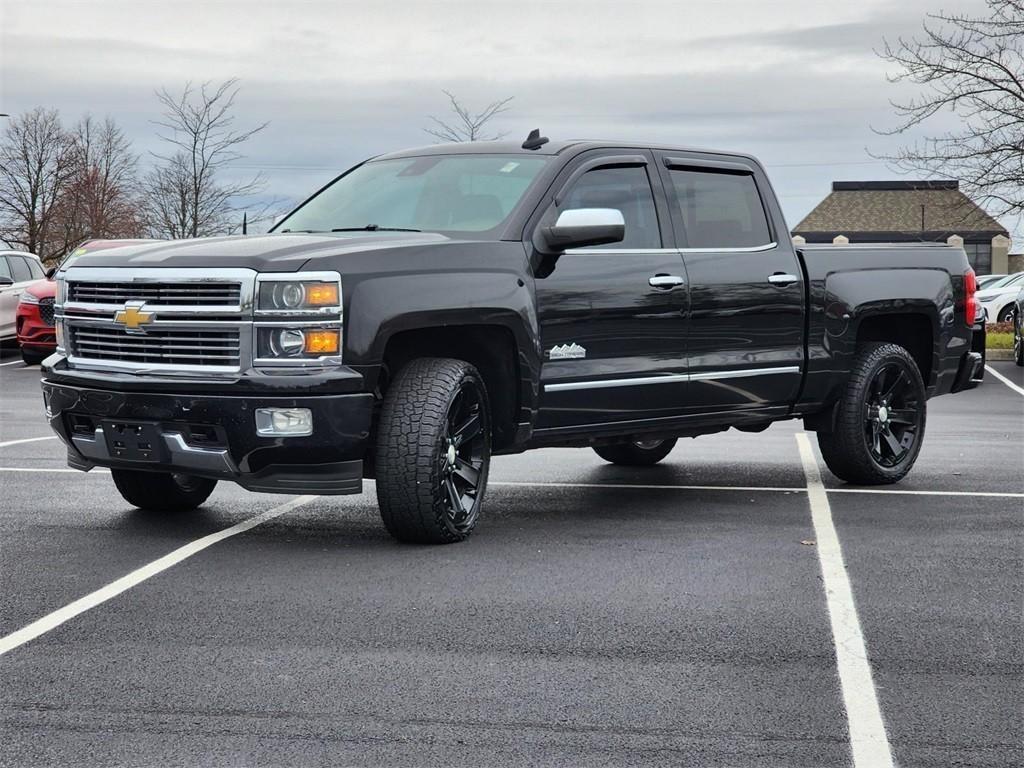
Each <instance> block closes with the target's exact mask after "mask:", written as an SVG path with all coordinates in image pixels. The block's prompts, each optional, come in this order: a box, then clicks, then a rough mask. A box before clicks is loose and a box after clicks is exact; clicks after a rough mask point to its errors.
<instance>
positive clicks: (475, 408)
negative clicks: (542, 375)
mask: <svg viewBox="0 0 1024 768" xmlns="http://www.w3.org/2000/svg"><path fill="white" fill-rule="evenodd" d="M483 402H484V401H483V396H482V394H481V392H480V388H479V386H478V385H477V383H476V381H474V380H472V379H467V380H465V381H463V383H462V386H461V387H460V388H459V390H458V391H457V392H456V393H455V397H454V398H453V399H452V402H451V405H450V406H449V407H448V415H447V418H446V419H445V425H446V426H445V431H444V437H443V443H442V446H441V467H440V472H439V478H440V482H441V485H442V489H441V490H442V492H443V493H444V495H445V500H446V501H445V506H446V510H447V515H448V523H449V525H450V527H451V530H452V533H454V534H456V535H458V536H460V537H462V536H465V535H466V534H467V533H468V532H469V531H470V530H472V529H473V526H474V525H475V524H476V518H477V515H478V514H479V512H480V505H479V503H478V501H479V496H480V485H481V480H482V478H483V476H484V464H485V463H486V462H487V458H488V450H487V438H486V435H485V432H484V427H485V423H484V420H485V418H486V414H485V412H484V408H483Z"/></svg>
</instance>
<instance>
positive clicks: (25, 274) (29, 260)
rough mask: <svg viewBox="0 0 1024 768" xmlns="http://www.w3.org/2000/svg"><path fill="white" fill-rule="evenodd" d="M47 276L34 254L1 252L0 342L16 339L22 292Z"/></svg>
mask: <svg viewBox="0 0 1024 768" xmlns="http://www.w3.org/2000/svg"><path fill="white" fill-rule="evenodd" d="M45 276H46V275H45V272H44V270H43V265H42V263H40V261H39V257H38V256H36V255H35V254H34V253H26V252H25V251H0V341H6V340H7V339H13V338H14V337H15V331H16V326H15V315H16V314H17V311H18V301H19V300H20V299H21V293H22V291H24V290H25V288H26V286H28V284H29V283H34V282H35V281H36V280H40V279H42V278H43V277H45Z"/></svg>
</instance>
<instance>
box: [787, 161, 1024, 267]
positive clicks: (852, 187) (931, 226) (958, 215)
mask: <svg viewBox="0 0 1024 768" xmlns="http://www.w3.org/2000/svg"><path fill="white" fill-rule="evenodd" d="M792 234H793V236H794V237H795V238H802V239H803V241H804V242H808V243H831V242H834V241H835V239H836V238H837V237H845V238H848V239H849V241H850V242H851V243H885V242H919V241H923V242H949V240H950V237H953V236H958V237H960V238H962V239H963V247H964V250H965V251H966V252H967V258H968V260H969V261H970V262H971V266H972V267H974V270H975V272H977V273H978V274H979V275H987V274H990V273H992V272H993V271H995V272H1005V271H1006V265H1005V263H1003V262H1005V261H1006V253H1007V251H1008V248H1009V239H1008V238H1009V233H1008V232H1007V231H1006V229H1005V228H1004V227H1003V226H1002V225H1001V224H1000V223H999V222H998V221H996V220H995V219H994V218H992V217H991V216H989V215H988V214H987V213H986V212H985V211H984V210H983V209H982V208H981V207H980V206H979V205H978V204H977V203H975V202H974V201H973V200H971V199H970V198H969V197H968V196H967V195H965V194H964V193H963V192H961V191H960V184H959V182H957V181H945V180H942V181H834V182H832V192H831V193H830V194H829V195H828V197H826V198H825V199H824V200H822V201H821V202H820V203H818V205H817V206H815V208H814V210H812V211H811V212H810V213H809V214H807V216H805V217H804V219H803V220H802V221H801V222H800V223H799V224H797V225H796V227H794V229H793V232H792ZM995 238H1002V239H1001V240H997V241H996V244H995V247H996V252H995V257H996V258H995V260H996V261H997V262H1000V263H998V264H993V239H995ZM798 242H799V241H798ZM840 242H842V240H840ZM1004 242H1005V244H1004ZM994 267H1001V269H998V268H996V269H994Z"/></svg>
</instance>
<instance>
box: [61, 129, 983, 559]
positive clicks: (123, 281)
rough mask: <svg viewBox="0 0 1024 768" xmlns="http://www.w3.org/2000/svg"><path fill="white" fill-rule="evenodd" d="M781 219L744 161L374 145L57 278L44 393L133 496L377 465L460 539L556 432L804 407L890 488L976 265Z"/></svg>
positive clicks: (140, 498)
mask: <svg viewBox="0 0 1024 768" xmlns="http://www.w3.org/2000/svg"><path fill="white" fill-rule="evenodd" d="M788 232H789V227H788V226H787V225H786V222H785V220H784V218H783V215H782V209H781V208H780V207H779V204H778V200H777V199H776V197H775V194H774V192H773V190H772V187H771V184H770V183H769V181H768V177H767V175H766V174H765V171H764V168H763V166H762V165H761V164H760V163H759V162H758V161H757V160H756V159H754V158H753V157H750V156H748V155H738V154H728V153H719V152H710V151H696V150H689V149H683V148H672V147H662V146H653V145H643V144H613V143H598V142H548V141H547V140H546V139H544V138H542V137H540V136H539V134H537V133H536V132H535V133H533V134H531V135H530V137H528V138H527V140H526V141H525V142H524V143H523V144H522V145H520V144H519V143H506V142H497V143H466V144H454V145H440V146H431V147H425V148H420V149H414V150H407V151H404V152H396V153H393V154H388V155H383V156H380V157H376V158H373V159H372V160H368V161H366V162H365V163H362V164H360V165H358V166H356V167H355V168H353V169H351V170H350V171H348V172H346V173H344V174H342V175H341V176H339V177H338V178H337V179H335V180H334V181H333V182H331V183H330V184H328V185H327V186H325V187H324V188H323V189H321V190H320V191H319V192H318V193H316V194H315V195H313V196H312V197H311V198H310V199H309V200H307V201H306V202H305V203H303V204H302V205H300V206H299V207H298V208H297V209H296V210H295V211H293V212H292V213H291V214H289V215H288V216H287V217H286V218H285V219H284V220H283V221H282V222H280V223H279V224H278V225H277V226H276V227H274V229H273V230H272V232H271V233H270V234H267V235H261V236H249V237H219V238H211V239H207V240H201V239H200V240H187V241H177V242H162V243H150V244H142V245H135V246H129V247H125V248H120V249H118V250H117V251H116V252H113V253H99V254H86V255H84V256H82V257H81V258H80V259H78V260H77V261H76V262H75V263H73V264H71V265H70V266H69V267H67V268H66V269H64V270H62V271H61V273H60V274H59V275H58V285H59V288H58V297H59V301H58V305H57V318H56V321H57V327H58V343H59V345H60V349H59V350H58V354H56V355H53V356H51V357H49V358H47V360H46V361H45V362H44V363H43V380H42V387H43V393H44V400H45V404H46V413H47V417H48V418H49V420H50V424H51V426H52V428H53V429H54V430H55V432H56V433H57V434H58V435H59V436H60V437H61V439H62V440H63V441H64V442H65V443H66V444H67V446H68V448H69V450H68V463H69V465H70V466H71V467H73V468H76V469H81V470H89V469H91V468H92V467H95V466H103V467H109V468H110V469H111V472H112V476H113V480H114V483H115V485H116V487H117V489H118V491H119V492H120V493H121V495H122V496H123V497H124V498H125V499H126V500H127V501H128V502H129V503H131V504H133V505H136V506H139V507H145V508H150V509H158V510H181V509H192V508H194V507H196V506H198V505H200V504H202V503H203V502H204V501H205V500H206V499H207V497H208V496H209V495H210V493H211V492H212V491H213V489H214V486H215V485H216V483H217V481H218V480H229V481H234V482H237V483H239V484H241V485H242V486H243V487H246V488H248V489H250V490H254V491H267V492H276V493H289V494H295V493H316V494H348V493H358V492H360V491H361V489H362V481H363V478H364V477H375V478H376V480H377V482H376V492H377V499H378V503H379V506H380V512H381V517H382V519H383V522H384V525H385V526H386V528H387V529H388V530H389V531H390V532H391V533H392V535H394V536H395V537H396V538H398V539H401V540H404V541H414V542H424V543H427V542H429V543H448V542H453V541H459V540H462V539H465V538H466V537H467V536H469V535H470V533H471V532H472V531H473V529H474V527H475V526H476V524H477V520H478V518H479V516H480V510H481V505H482V503H483V499H484V494H485V489H486V485H487V475H488V470H489V467H490V460H491V455H492V454H497V453H517V452H521V451H524V450H528V449H532V448H539V447H543V446H576V447H592V448H593V449H594V450H595V451H596V452H597V453H598V455H600V456H601V457H602V458H604V459H605V460H606V461H609V462H612V463H614V464H623V465H631V466H637V465H652V464H655V463H657V462H658V461H660V460H661V459H663V458H665V457H666V456H667V455H668V454H669V452H670V451H671V450H672V447H673V446H674V445H675V443H676V440H677V439H678V438H680V437H696V436H698V435H704V434H710V433H714V432H722V431H724V430H727V429H729V428H731V427H735V428H736V429H739V430H741V431H744V432H760V431H762V430H764V429H765V428H767V427H768V426H769V425H770V424H771V423H772V422H774V421H778V420H782V419H793V418H799V419H803V421H804V425H805V427H806V428H808V429H810V430H813V431H815V432H817V433H818V443H819V446H820V447H821V451H822V455H823V457H824V459H825V462H826V464H827V465H828V467H829V468H830V469H831V470H832V472H833V473H834V474H836V475H837V476H838V477H840V478H842V479H844V480H846V481H848V482H851V483H859V484H870V485H874V484H880V483H894V482H897V481H898V480H900V479H901V478H902V477H904V476H905V475H906V474H907V472H909V471H910V469H911V467H912V466H913V465H914V462H915V461H916V459H917V456H918V452H919V451H920V449H921V443H922V440H923V436H924V431H925V421H926V407H925V403H926V400H927V399H928V398H930V397H934V396H937V395H945V394H948V393H951V392H959V391H961V390H964V389H969V388H971V387H973V386H975V384H976V382H975V381H974V377H975V376H976V373H977V371H978V369H979V368H980V366H981V356H980V355H979V354H978V353H976V352H973V351H972V350H971V338H972V331H971V327H972V325H973V324H974V322H975V318H976V316H977V315H976V306H975V293H974V291H975V283H974V272H973V270H971V268H970V265H969V264H968V261H967V257H966V255H965V254H964V251H963V249H962V248H954V247H951V246H948V245H946V244H937V243H914V244H901V245H878V244H871V245H851V246H835V245H831V244H829V245H822V246H813V245H806V246H801V247H799V248H794V246H793V244H792V242H791V240H790V238H789V235H788ZM752 439H755V438H752Z"/></svg>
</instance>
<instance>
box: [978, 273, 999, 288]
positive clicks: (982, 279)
mask: <svg viewBox="0 0 1024 768" xmlns="http://www.w3.org/2000/svg"><path fill="white" fill-rule="evenodd" d="M1005 278H1006V275H980V276H979V277H978V290H979V291H982V290H984V289H985V288H989V287H992V286H994V285H995V284H996V283H998V282H999V281H1000V280H1004V279H1005Z"/></svg>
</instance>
